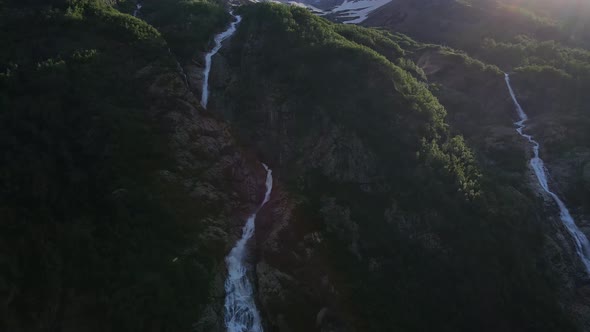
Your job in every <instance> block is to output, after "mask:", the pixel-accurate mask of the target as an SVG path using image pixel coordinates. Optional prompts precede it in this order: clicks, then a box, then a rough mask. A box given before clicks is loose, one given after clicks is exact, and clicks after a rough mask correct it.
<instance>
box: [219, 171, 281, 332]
mask: <svg viewBox="0 0 590 332" xmlns="http://www.w3.org/2000/svg"><path fill="white" fill-rule="evenodd" d="M262 165H263V166H264V169H266V193H265V194H264V200H263V201H262V203H261V204H260V206H258V208H257V209H256V211H254V213H253V214H252V215H251V216H250V217H248V220H247V221H246V225H244V228H243V229H242V237H241V238H240V240H238V242H237V243H236V245H235V246H234V247H233V249H232V250H231V251H230V253H229V255H227V257H226V258H225V262H226V264H227V279H226V280H225V294H226V295H225V317H224V320H225V326H226V327H227V331H228V332H262V323H261V319H260V314H259V313H258V309H257V308H256V303H255V302H254V289H253V287H252V283H251V282H250V280H248V268H247V266H246V262H245V260H246V258H247V249H248V248H247V246H246V245H247V243H248V240H250V238H252V236H253V235H254V228H255V226H256V225H255V221H256V214H257V213H258V211H260V209H262V207H263V206H264V205H265V204H266V203H267V202H268V200H269V199H270V193H271V191H272V170H270V169H269V168H268V167H267V166H266V165H265V164H262Z"/></svg>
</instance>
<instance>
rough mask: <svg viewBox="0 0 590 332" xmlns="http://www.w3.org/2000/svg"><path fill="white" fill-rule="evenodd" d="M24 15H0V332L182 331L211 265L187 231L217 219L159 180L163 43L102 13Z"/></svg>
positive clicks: (138, 23) (166, 60) (76, 6)
mask: <svg viewBox="0 0 590 332" xmlns="http://www.w3.org/2000/svg"><path fill="white" fill-rule="evenodd" d="M39 3H40V2H39ZM46 3H47V2H43V4H46ZM31 4H34V2H28V3H23V2H21V1H15V2H8V4H6V3H5V4H3V5H2V7H1V19H0V39H1V40H2V41H3V47H2V49H1V50H0V73H1V74H0V132H1V134H0V137H1V143H0V145H1V148H0V149H1V151H2V153H1V155H0V165H1V166H0V220H1V222H0V230H1V231H0V232H1V234H2V235H1V237H0V247H2V252H1V254H0V293H1V294H3V296H5V295H6V296H7V297H3V303H6V304H8V305H9V306H8V309H6V310H2V314H1V315H0V330H3V331H21V330H38V329H42V330H56V331H57V330H61V327H67V326H70V328H71V326H73V328H74V329H78V328H80V327H81V326H94V327H96V329H97V330H105V331H106V330H108V331H147V330H159V331H181V330H184V331H186V330H188V329H189V328H190V326H191V324H192V323H193V322H194V321H195V320H196V319H197V318H198V314H199V312H200V310H201V309H202V308H203V305H204V304H205V303H206V302H207V301H208V297H209V282H210V278H211V274H210V269H211V266H212V265H213V264H217V257H215V256H213V255H212V254H211V253H210V252H203V251H202V250H199V249H198V247H195V244H194V239H195V238H196V236H198V234H199V232H200V231H201V227H202V225H200V224H199V223H198V221H199V220H201V219H202V218H205V217H206V216H207V214H208V213H217V212H218V211H216V210H215V209H213V208H210V207H208V208H207V210H203V208H202V207H201V206H200V204H195V203H194V202H192V201H191V200H189V198H188V195H187V194H186V192H185V190H186V189H185V188H183V187H182V186H181V185H180V184H176V183H174V182H171V181H166V180H164V179H162V178H161V177H160V176H158V172H159V171H160V170H163V169H170V168H173V167H174V164H173V163H172V156H171V155H170V151H169V148H168V143H167V142H168V138H167V137H166V136H165V135H164V133H163V131H162V127H161V125H160V124H159V123H157V122H155V121H154V119H152V118H151V117H150V116H148V112H147V110H149V109H150V108H151V107H153V106H154V103H155V102H154V100H153V98H152V96H150V94H149V92H148V91H149V90H148V87H149V86H150V84H151V83H152V82H153V81H154V80H155V78H156V77H157V76H158V75H160V74H161V73H169V72H175V71H176V64H175V61H174V59H173V58H172V57H171V56H170V55H169V53H168V51H167V45H166V42H165V41H164V39H163V38H162V37H161V35H160V33H159V32H158V31H157V30H156V29H155V28H153V27H152V26H150V25H148V24H147V23H145V22H144V21H142V20H139V19H136V18H133V17H131V16H130V15H127V14H122V13H120V12H118V11H117V10H115V9H113V8H112V7H110V6H108V5H106V4H104V3H102V2H99V1H67V2H66V1H62V2H59V1H55V2H54V5H44V6H38V7H36V6H33V5H31ZM146 68H149V70H148V71H146ZM189 247H190V248H195V249H194V250H192V251H191V252H189V253H187V252H185V250H186V249H187V248H189ZM176 256H180V257H181V258H182V259H180V260H179V261H177V262H175V263H174V262H173V261H172V260H173V258H174V257H176ZM5 300H6V302H4V301H5ZM3 308H4V307H3Z"/></svg>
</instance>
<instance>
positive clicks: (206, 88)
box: [201, 12, 242, 108]
mask: <svg viewBox="0 0 590 332" xmlns="http://www.w3.org/2000/svg"><path fill="white" fill-rule="evenodd" d="M230 14H231V16H233V17H234V18H235V21H233V22H232V23H231V24H230V26H229V28H227V30H225V31H224V32H222V33H220V34H218V35H216V36H215V46H214V47H213V49H212V50H211V51H209V53H207V55H205V70H204V71H203V92H202V94H201V106H203V108H207V102H208V101H209V73H210V72H211V59H212V58H213V56H214V55H215V54H216V53H217V52H219V49H220V48H221V43H222V42H223V41H224V40H226V39H228V38H229V37H230V36H231V35H233V34H234V32H236V27H237V25H238V24H239V23H240V22H241V21H242V17H241V16H239V15H234V14H233V13H232V12H230Z"/></svg>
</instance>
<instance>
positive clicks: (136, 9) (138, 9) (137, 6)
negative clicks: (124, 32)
mask: <svg viewBox="0 0 590 332" xmlns="http://www.w3.org/2000/svg"><path fill="white" fill-rule="evenodd" d="M141 7H142V5H141V3H137V4H136V5H135V10H134V11H133V16H135V17H137V14H139V12H140V11H141Z"/></svg>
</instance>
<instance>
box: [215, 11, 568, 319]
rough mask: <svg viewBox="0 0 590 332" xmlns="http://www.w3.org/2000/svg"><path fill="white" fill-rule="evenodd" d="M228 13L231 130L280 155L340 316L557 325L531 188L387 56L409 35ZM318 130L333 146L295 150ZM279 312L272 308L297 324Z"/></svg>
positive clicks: (295, 14) (280, 14)
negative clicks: (493, 171)
mask: <svg viewBox="0 0 590 332" xmlns="http://www.w3.org/2000/svg"><path fill="white" fill-rule="evenodd" d="M241 13H242V14H243V15H244V20H243V22H242V24H241V27H240V29H239V30H238V33H237V34H236V35H235V36H234V42H233V43H232V46H233V49H232V50H231V52H230V54H229V55H228V61H229V63H230V66H232V69H233V70H235V71H236V72H237V73H238V74H239V75H238V79H237V81H236V82H234V84H233V85H232V86H230V87H229V88H228V89H227V90H226V91H225V94H224V96H225V98H228V99H229V100H231V101H232V103H235V104H234V108H235V109H236V110H239V111H236V113H235V114H233V116H234V117H235V119H236V130H238V131H239V135H240V137H242V139H243V140H244V141H246V142H250V143H251V144H252V145H254V146H257V147H259V148H261V149H262V151H263V152H264V154H265V158H266V159H268V160H274V161H275V162H277V163H279V162H280V164H281V165H282V166H283V169H282V171H281V174H284V177H283V180H284V181H287V183H288V185H289V188H290V190H291V192H292V193H293V194H294V195H297V197H301V202H300V205H299V206H298V214H299V215H301V216H302V219H304V220H308V221H309V222H310V223H313V225H312V226H310V227H315V228H317V229H320V230H321V231H322V232H323V234H324V235H325V236H326V238H327V239H328V241H327V242H326V247H325V250H326V252H328V253H330V254H329V255H330V258H331V260H332V263H331V267H330V269H332V270H335V271H344V272H342V273H341V274H340V278H339V279H338V282H339V286H340V289H342V288H344V289H347V290H352V291H351V294H349V295H348V297H347V298H346V299H342V301H343V302H345V303H342V304H341V305H342V306H345V307H348V306H350V307H352V308H353V309H352V312H354V313H355V315H356V316H355V317H351V318H349V320H350V321H352V323H351V324H353V325H354V326H355V327H356V328H358V329H359V330H364V331H385V330H402V331H428V330H442V331H470V330H473V329H477V330H480V331H499V330H509V329H517V330H523V331H557V330H559V331H569V330H572V329H573V328H572V326H571V325H570V324H569V323H568V321H567V319H566V318H565V317H564V315H563V314H562V313H561V311H560V309H559V308H558V307H557V305H556V301H555V297H554V296H555V295H554V293H553V292H554V290H553V288H552V285H551V281H550V278H548V277H547V276H545V275H543V274H542V273H541V272H539V271H538V270H537V268H536V264H537V260H538V258H539V256H540V252H541V250H542V244H543V238H542V235H541V230H539V227H538V225H536V224H535V220H534V216H535V213H534V210H535V209H534V208H535V206H534V204H535V203H533V202H532V201H530V200H528V199H527V198H525V197H524V196H523V195H522V194H520V193H519V192H518V191H516V190H514V188H512V187H510V186H505V185H500V184H498V183H495V181H494V180H495V179H494V177H493V176H492V175H490V174H487V173H482V171H481V169H480V167H479V166H478V165H477V164H476V161H475V158H474V156H473V153H472V152H471V150H470V149H469V148H468V147H467V146H466V144H465V142H464V140H463V139H462V138H461V137H457V136H453V135H451V133H450V131H449V127H448V124H447V123H446V122H445V114H446V112H445V109H444V108H443V107H442V106H441V105H440V104H439V102H438V101H437V99H436V98H435V97H434V96H433V95H432V94H431V93H430V91H429V90H428V86H427V85H426V84H424V83H421V82H419V81H417V80H416V79H415V78H414V76H417V77H419V76H420V75H416V73H414V75H412V74H410V73H408V72H407V71H406V70H404V69H402V68H400V66H398V65H396V64H400V65H403V66H404V67H407V68H406V69H411V67H412V66H411V65H409V63H413V62H411V61H410V60H409V59H406V58H402V57H404V55H405V54H406V52H405V51H404V49H403V47H404V46H407V45H412V44H415V43H413V42H412V41H411V40H410V39H407V38H405V37H403V36H399V35H392V34H388V33H385V32H381V31H375V30H367V29H363V28H359V27H344V26H340V25H336V24H332V23H329V22H328V21H326V20H324V19H321V18H318V17H315V16H313V15H311V14H310V13H308V12H307V11H306V10H303V9H299V8H288V7H285V6H280V5H269V4H264V5H262V4H261V5H255V6H249V7H246V8H242V9H241ZM251 36H257V38H256V39H255V40H253V39H252V37H251ZM398 41H399V42H398ZM448 52H450V51H448ZM453 54H454V53H453ZM453 54H451V55H453ZM453 56H454V55H453ZM457 56H459V57H461V55H459V54H457ZM464 59H468V58H467V57H464ZM471 65H474V66H479V67H480V68H488V69H489V70H490V72H491V73H492V75H497V76H498V77H501V76H500V73H499V71H498V70H497V68H495V67H491V66H489V67H486V66H485V65H483V64H482V63H481V62H477V61H472V63H471ZM261 101H263V103H264V104H262V105H264V106H261V104H260V103H261ZM267 109H271V110H272V109H277V110H280V112H277V113H274V114H272V115H271V116H269V114H267V113H266V112H265V110H267ZM273 119H274V120H273ZM331 130H336V131H337V132H339V133H346V134H331V132H332V131H331ZM330 135H336V137H334V138H333V139H334V141H335V142H337V143H335V144H337V147H335V151H334V152H333V151H330V152H329V155H328V156H325V157H323V158H320V161H313V160H312V161H310V157H309V156H310V155H315V154H317V153H321V152H315V150H316V149H317V145H316V142H321V141H322V140H326V139H331V138H326V136H330ZM357 139H358V141H360V143H356V142H357V141H356V140H357ZM310 142H313V143H310ZM317 144H320V145H321V143H317ZM286 147H287V148H286ZM373 158H374V159H373ZM350 160H363V161H364V163H363V164H362V166H361V165H355V164H354V162H351V161H350ZM324 163H325V164H324ZM329 165H336V166H335V167H334V168H331V166H329ZM365 169H368V171H366V170H365ZM363 172H368V174H367V176H368V179H366V180H364V181H368V182H363V179H364V178H363V175H357V174H359V173H360V174H362V173H363ZM350 174H352V175H350ZM355 239H356V240H355ZM375 266H376V267H375ZM293 312H294V314H293V316H289V315H288V316H287V317H283V319H285V320H286V321H287V322H288V323H289V324H290V326H293V327H298V328H303V327H302V326H300V325H298V324H302V323H301V320H300V319H299V317H298V315H297V314H295V313H296V312H298V311H297V310H293Z"/></svg>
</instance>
